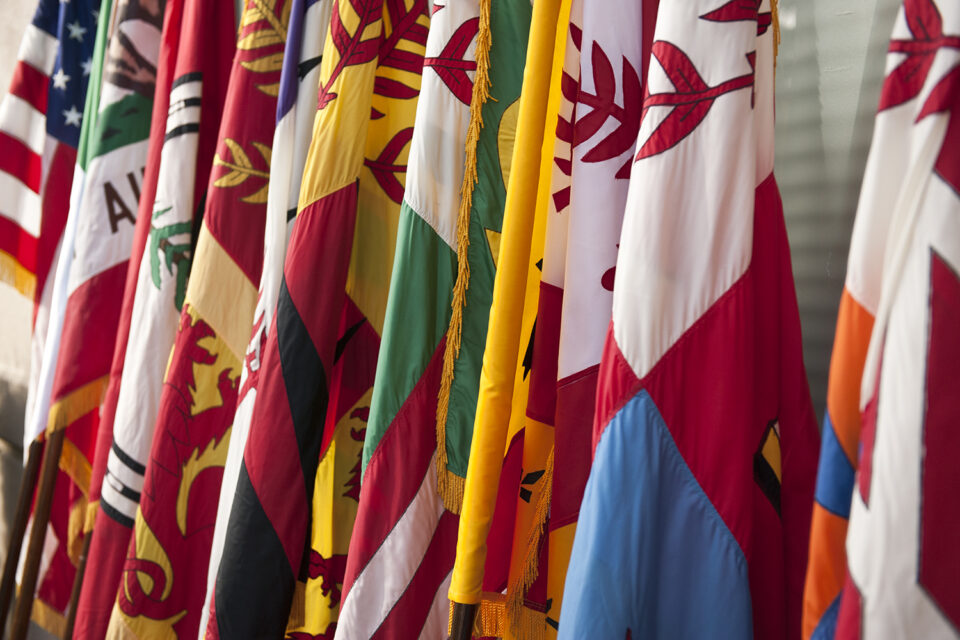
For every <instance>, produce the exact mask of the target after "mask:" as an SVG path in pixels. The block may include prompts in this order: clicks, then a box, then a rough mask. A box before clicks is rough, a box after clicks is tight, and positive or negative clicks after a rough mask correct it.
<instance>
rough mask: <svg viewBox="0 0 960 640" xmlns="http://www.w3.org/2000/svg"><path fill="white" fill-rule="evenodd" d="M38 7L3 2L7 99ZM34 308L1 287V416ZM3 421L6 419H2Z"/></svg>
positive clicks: (1, 89)
mask: <svg viewBox="0 0 960 640" xmlns="http://www.w3.org/2000/svg"><path fill="white" fill-rule="evenodd" d="M34 6H35V5H34V3H33V2H31V1H30V0H4V2H0V95H6V93H7V87H9V86H10V75H11V74H12V73H13V67H14V62H15V61H16V59H17V49H18V48H19V47H20V38H21V37H22V36H23V30H24V28H25V27H26V25H27V23H29V22H30V18H31V17H33V9H34ZM31 315H32V305H31V304H30V302H29V301H28V300H26V299H25V298H24V297H23V296H21V295H20V294H19V293H17V291H16V290H15V289H13V288H12V287H10V286H8V285H6V284H3V283H0V415H2V411H3V404H2V403H3V402H4V397H3V386H5V385H3V383H4V382H5V383H7V385H12V386H13V387H24V386H25V385H26V381H27V372H28V370H29V368H30V317H31ZM0 419H2V418H0Z"/></svg>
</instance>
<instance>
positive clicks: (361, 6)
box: [317, 0, 383, 111]
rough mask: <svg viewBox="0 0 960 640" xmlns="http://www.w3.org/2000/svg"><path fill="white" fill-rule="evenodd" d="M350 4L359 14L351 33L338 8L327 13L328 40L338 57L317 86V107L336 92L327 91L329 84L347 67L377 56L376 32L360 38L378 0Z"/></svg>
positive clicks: (376, 14) (375, 17)
mask: <svg viewBox="0 0 960 640" xmlns="http://www.w3.org/2000/svg"><path fill="white" fill-rule="evenodd" d="M350 5H351V6H352V7H353V10H354V11H355V12H356V13H357V16H358V17H359V18H360V21H359V23H358V24H357V27H356V29H355V30H354V32H353V33H350V31H349V30H348V29H347V27H346V25H344V24H343V18H341V17H340V11H339V10H334V12H333V15H332V16H331V17H330V41H331V42H332V43H333V46H334V47H336V49H337V53H339V54H340V59H339V60H337V64H336V65H335V66H334V68H333V71H332V72H331V73H330V77H329V78H328V79H327V81H326V82H322V83H321V84H320V90H319V92H318V93H317V110H318V111H319V110H321V109H323V108H325V107H326V106H327V105H328V104H330V103H331V102H332V101H333V100H335V99H336V97H337V94H336V93H334V92H332V91H331V88H333V84H334V83H335V82H336V81H337V78H339V77H340V74H341V73H343V70H344V69H346V68H347V67H350V66H353V65H358V64H365V63H367V62H370V61H371V60H373V59H374V58H376V57H377V53H378V52H379V46H380V36H374V37H371V38H367V39H366V40H364V39H363V32H364V31H365V30H366V28H367V27H368V26H369V25H371V24H373V23H375V22H377V21H378V20H380V16H381V9H382V7H383V4H382V2H377V0H350Z"/></svg>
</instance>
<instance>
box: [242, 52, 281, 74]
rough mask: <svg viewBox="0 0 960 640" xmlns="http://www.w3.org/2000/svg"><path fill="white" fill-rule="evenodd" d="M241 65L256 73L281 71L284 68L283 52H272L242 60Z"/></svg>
mask: <svg viewBox="0 0 960 640" xmlns="http://www.w3.org/2000/svg"><path fill="white" fill-rule="evenodd" d="M240 66H241V67H243V68H244V69H246V70H247V71H253V72H254V73H270V72H271V71H280V69H282V68H283V53H271V54H270V55H266V56H263V57H261V58H257V59H255V60H241V61H240Z"/></svg>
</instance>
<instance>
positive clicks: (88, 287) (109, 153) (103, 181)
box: [40, 2, 161, 633]
mask: <svg viewBox="0 0 960 640" xmlns="http://www.w3.org/2000/svg"><path fill="white" fill-rule="evenodd" d="M152 9H154V10H156V11H159V10H160V9H161V8H159V7H152ZM100 11H102V12H103V14H104V16H103V17H102V18H101V23H102V25H103V26H102V27H101V32H100V34H99V35H98V42H97V44H96V48H95V51H94V55H93V57H92V59H91V60H90V67H91V72H92V73H91V81H90V87H89V91H88V95H87V109H86V118H85V120H84V124H83V129H84V130H83V135H82V137H81V142H80V148H79V153H78V156H77V168H76V171H75V173H74V183H73V189H72V191H73V194H72V195H73V198H72V199H73V202H74V206H73V208H72V211H71V213H70V216H71V219H72V222H71V223H70V224H71V226H72V227H73V229H74V232H72V233H71V237H72V242H71V248H70V250H69V252H70V261H69V265H68V266H66V265H62V266H63V268H64V269H65V270H64V271H63V272H61V269H60V267H58V273H57V279H58V285H57V287H56V289H57V291H58V292H59V291H60V282H59V281H60V279H63V280H65V281H66V286H65V288H64V296H65V299H64V300H63V305H62V306H63V308H64V310H63V312H62V314H61V315H60V317H61V318H62V322H63V324H62V334H61V337H60V339H59V346H58V349H57V352H56V353H52V354H51V353H48V354H46V355H47V356H48V357H49V356H51V355H52V356H53V359H52V360H49V361H47V360H46V359H45V362H44V367H43V368H44V369H53V370H54V371H55V374H54V375H53V393H52V398H51V406H50V412H49V416H48V419H47V422H48V425H49V427H48V429H66V430H67V431H66V436H65V439H64V443H63V451H62V453H61V456H60V470H61V477H60V478H58V480H57V485H56V489H55V490H54V501H53V505H52V509H51V515H50V527H51V529H52V531H53V532H54V534H55V535H56V537H57V539H58V540H59V541H60V543H61V545H62V547H63V549H62V550H63V551H65V552H66V553H65V554H63V553H62V552H58V553H56V554H54V555H53V556H52V560H51V561H50V563H49V565H48V568H47V569H46V571H45V574H44V576H43V577H42V579H41V582H40V593H41V594H44V593H52V592H56V593H58V595H57V596H51V598H50V599H49V600H47V602H52V601H53V600H56V601H57V603H56V604H54V606H53V609H55V610H56V611H59V612H63V611H64V610H65V609H66V604H67V601H68V599H69V597H70V592H71V590H72V588H73V583H74V577H75V569H74V567H75V565H76V564H77V562H78V560H79V556H80V553H81V550H82V547H83V538H82V535H83V533H84V523H85V517H86V512H87V497H88V491H89V486H90V475H91V464H90V461H91V459H92V458H93V450H94V442H95V438H96V434H97V427H98V416H99V412H98V411H97V409H98V408H99V404H100V401H101V399H102V397H103V391H104V388H105V387H106V378H107V372H108V370H109V366H110V362H109V359H110V354H111V353H112V346H113V341H112V338H113V332H112V330H111V329H110V328H111V327H115V326H116V324H117V321H118V316H119V312H120V304H119V299H118V298H117V297H116V295H115V291H116V290H117V289H118V288H119V287H120V286H122V282H123V279H124V277H125V272H126V265H127V261H126V260H127V256H128V254H129V249H130V241H131V239H132V235H133V223H134V222H135V218H134V217H133V214H132V213H131V208H132V209H134V210H135V208H136V203H137V199H138V197H139V176H138V175H137V174H136V173H135V172H134V171H131V170H130V167H131V166H135V165H136V164H137V163H142V161H143V159H144V157H145V155H146V141H145V138H146V136H147V133H148V127H149V114H150V106H151V101H152V98H153V80H154V78H153V68H154V64H155V59H156V53H157V45H158V42H159V26H160V25H159V22H160V19H161V14H160V13H159V12H157V13H153V14H151V13H150V12H149V10H144V9H143V8H140V10H139V11H138V10H136V9H135V8H134V6H132V5H131V4H130V3H129V2H120V3H119V5H118V6H116V7H114V6H112V3H111V2H104V3H103V4H102V5H101V6H100ZM114 18H115V19H114ZM132 20H137V21H138V25H142V29H143V30H142V31H141V32H140V33H139V34H138V37H137V38H136V42H134V41H132V40H131V39H130V38H129V35H130V34H129V32H130V27H131V21H132ZM151 21H152V22H151ZM151 25H153V26H154V27H155V29H154V34H152V36H153V37H152V38H151V34H150V32H149V29H150V27H151ZM101 40H102V41H101ZM120 223H124V224H123V226H121V224H120ZM63 257H64V258H66V254H64V255H63ZM57 302H59V301H55V303H54V308H57V307H58V306H60V305H58V304H57ZM48 346H51V347H52V344H50V345H48ZM65 560H68V561H65ZM41 600H44V598H43V596H42V595H41ZM46 617H47V618H48V619H50V620H51V621H53V622H51V623H50V624H48V625H46V626H48V627H50V626H52V627H56V628H59V629H60V633H62V628H63V626H64V623H63V621H62V619H61V617H60V616H56V615H54V614H53V613H48V615H47V616H46Z"/></svg>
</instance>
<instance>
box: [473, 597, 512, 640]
mask: <svg viewBox="0 0 960 640" xmlns="http://www.w3.org/2000/svg"><path fill="white" fill-rule="evenodd" d="M490 595H492V596H493V597H491V598H487V597H484V598H483V599H482V600H481V601H480V605H479V606H478V607H477V615H476V617H474V619H473V636H474V637H475V638H502V637H504V636H505V635H506V633H507V625H506V624H505V623H506V620H507V603H506V599H505V598H504V596H503V594H500V593H496V594H490Z"/></svg>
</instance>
